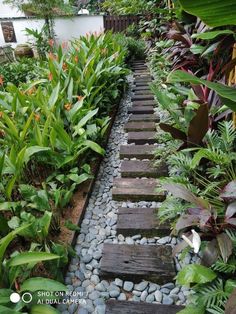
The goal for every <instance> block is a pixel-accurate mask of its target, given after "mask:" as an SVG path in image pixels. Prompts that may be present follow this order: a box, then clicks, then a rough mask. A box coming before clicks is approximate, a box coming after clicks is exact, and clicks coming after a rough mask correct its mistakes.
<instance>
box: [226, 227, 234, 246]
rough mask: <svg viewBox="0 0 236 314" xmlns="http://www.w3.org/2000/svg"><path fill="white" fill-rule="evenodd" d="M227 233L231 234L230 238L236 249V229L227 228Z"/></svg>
mask: <svg viewBox="0 0 236 314" xmlns="http://www.w3.org/2000/svg"><path fill="white" fill-rule="evenodd" d="M226 233H227V235H228V236H229V238H230V240H231V241H232V242H233V247H234V249H236V231H235V230H232V229H227V230H226Z"/></svg>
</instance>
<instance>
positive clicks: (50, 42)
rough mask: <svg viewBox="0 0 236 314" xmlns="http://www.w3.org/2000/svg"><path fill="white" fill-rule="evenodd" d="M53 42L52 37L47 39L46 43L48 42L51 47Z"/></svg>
mask: <svg viewBox="0 0 236 314" xmlns="http://www.w3.org/2000/svg"><path fill="white" fill-rule="evenodd" d="M54 43H55V42H54V40H53V39H52V38H51V39H49V40H48V44H49V46H50V47H53V46H54Z"/></svg>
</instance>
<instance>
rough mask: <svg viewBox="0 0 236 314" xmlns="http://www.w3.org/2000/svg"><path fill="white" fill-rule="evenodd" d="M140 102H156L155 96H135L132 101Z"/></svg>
mask: <svg viewBox="0 0 236 314" xmlns="http://www.w3.org/2000/svg"><path fill="white" fill-rule="evenodd" d="M139 100H142V101H144V100H154V96H153V94H146V95H134V96H132V97H131V101H133V102H135V101H139Z"/></svg>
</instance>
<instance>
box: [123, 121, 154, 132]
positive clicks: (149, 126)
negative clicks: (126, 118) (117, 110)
mask: <svg viewBox="0 0 236 314" xmlns="http://www.w3.org/2000/svg"><path fill="white" fill-rule="evenodd" d="M124 129H125V131H127V132H128V131H155V130H156V123H155V122H142V121H138V122H128V123H126V124H125V126H124Z"/></svg>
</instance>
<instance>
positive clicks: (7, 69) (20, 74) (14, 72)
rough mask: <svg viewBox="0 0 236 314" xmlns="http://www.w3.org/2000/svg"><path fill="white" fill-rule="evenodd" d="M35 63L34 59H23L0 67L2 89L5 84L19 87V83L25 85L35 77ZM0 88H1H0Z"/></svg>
mask: <svg viewBox="0 0 236 314" xmlns="http://www.w3.org/2000/svg"><path fill="white" fill-rule="evenodd" d="M37 63H38V61H37V60H36V59H29V58H24V59H21V60H20V61H16V62H13V63H7V64H4V65H0V76H1V77H2V78H3V87H6V86H7V83H12V84H14V85H16V86H19V84H20V83H26V82H27V81H29V80H32V79H34V78H36V77H37V72H36V70H35V69H36V68H37ZM0 88H1V87H0Z"/></svg>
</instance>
